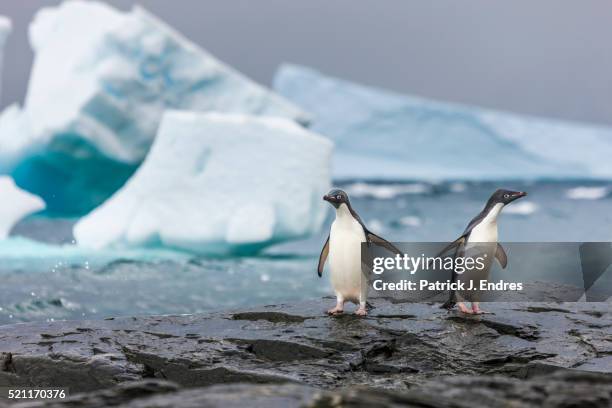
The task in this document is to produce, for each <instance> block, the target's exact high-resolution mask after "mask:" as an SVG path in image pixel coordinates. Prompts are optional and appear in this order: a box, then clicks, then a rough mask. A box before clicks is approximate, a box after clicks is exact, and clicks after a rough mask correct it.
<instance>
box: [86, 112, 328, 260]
mask: <svg viewBox="0 0 612 408" xmlns="http://www.w3.org/2000/svg"><path fill="white" fill-rule="evenodd" d="M331 150H332V143H331V142H330V141H329V140H328V139H326V138H324V137H322V136H318V135H316V134H314V133H312V132H310V131H308V130H306V129H304V128H302V127H301V126H299V125H297V124H296V123H295V122H293V121H291V120H288V119H283V118H267V117H257V116H247V115H238V114H220V113H193V112H184V111H169V112H167V113H166V114H165V115H164V118H163V120H162V123H161V125H160V129H159V132H158V135H157V138H156V140H155V143H154V144H153V147H152V148H151V152H150V153H149V155H148V156H147V158H146V160H145V161H144V163H143V164H142V166H141V167H140V168H139V169H138V170H137V172H136V173H135V174H134V176H133V177H132V178H131V179H130V180H129V181H128V182H127V183H126V185H125V186H124V187H122V188H121V189H120V190H119V191H117V192H116V193H115V194H114V195H113V196H112V197H111V198H110V199H109V200H108V201H106V202H105V203H104V204H103V205H102V206H100V207H98V208H96V209H95V210H94V211H93V212H91V213H90V214H89V215H87V216H86V217H84V218H82V219H81V220H80V221H79V223H78V224H77V225H76V226H75V228H74V236H75V238H76V239H77V242H78V244H79V245H82V246H87V247H93V248H104V247H122V246H127V247H138V246H152V247H156V246H164V247H170V248H179V249H184V250H188V251H193V252H197V253H202V254H220V255H225V254H236V253H252V252H256V251H258V250H260V249H261V248H263V247H265V246H267V245H270V244H273V243H276V242H281V241H286V240H291V239H297V238H302V237H307V236H309V235H311V234H313V233H315V232H316V231H318V230H319V228H320V226H321V224H322V222H323V221H324V218H325V215H326V210H327V206H326V205H325V203H324V202H323V200H322V199H321V197H322V196H323V194H325V193H326V192H327V191H328V189H329V186H330V168H329V166H330V157H331Z"/></svg>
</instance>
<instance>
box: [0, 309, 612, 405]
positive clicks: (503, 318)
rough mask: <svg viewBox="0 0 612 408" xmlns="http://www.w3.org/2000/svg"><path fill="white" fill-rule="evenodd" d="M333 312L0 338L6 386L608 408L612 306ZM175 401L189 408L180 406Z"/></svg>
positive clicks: (116, 323)
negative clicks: (564, 398) (588, 401)
mask: <svg viewBox="0 0 612 408" xmlns="http://www.w3.org/2000/svg"><path fill="white" fill-rule="evenodd" d="M330 303H333V301H331V300H328V299H325V300H323V301H312V302H306V303H299V304H294V305H274V306H265V307H259V308H254V309H252V310H246V311H245V310H241V311H239V312H235V313H232V312H218V313H210V314H205V315H193V316H192V315H188V316H153V317H129V318H115V319H108V320H102V321H80V322H54V323H28V324H16V325H10V326H0V387H6V386H12V387H23V386H32V387H34V386H35V387H68V388H70V393H71V394H72V395H74V394H76V393H80V392H86V393H89V394H86V395H84V396H82V397H80V398H82V399H81V400H80V401H81V402H79V403H78V405H75V406H87V405H91V406H104V405H105V404H104V403H103V402H104V401H105V398H108V399H110V400H113V398H114V400H116V401H121V402H120V403H128V402H126V401H128V400H129V404H130V405H129V406H150V405H147V403H146V402H143V401H144V400H146V399H147V398H154V399H155V400H156V401H158V402H159V404H158V402H156V404H157V405H153V406H202V401H208V402H207V404H208V405H210V406H222V405H223V404H225V405H223V406H232V405H231V403H230V402H228V401H225V400H224V398H238V396H242V397H244V398H248V399H249V401H252V402H253V404H250V406H256V405H254V404H255V401H260V400H261V401H262V402H261V404H262V405H261V406H285V405H286V406H298V405H300V404H315V405H316V406H329V405H330V404H332V402H330V401H332V400H333V399H334V398H336V399H337V398H343V399H344V400H346V401H353V399H354V401H353V402H354V403H353V402H351V404H353V405H354V404H356V403H358V402H359V401H362V400H363V401H366V400H368V398H373V400H372V404H374V405H375V403H376V401H378V400H377V398H379V399H380V401H383V402H384V403H383V404H382V405H383V406H384V405H389V404H391V403H392V402H393V403H395V402H394V401H396V400H397V401H399V402H397V403H398V404H400V402H401V403H402V404H404V403H406V401H410V400H404V398H417V396H419V397H418V398H425V399H427V398H434V400H435V401H444V398H446V397H444V396H447V397H448V401H449V404H450V402H452V401H455V402H457V404H456V405H452V404H451V405H444V403H440V404H438V405H435V404H433V405H432V404H430V403H425V402H423V403H422V404H421V405H418V404H417V403H416V402H413V405H417V406H463V405H458V404H459V402H458V401H462V400H463V399H464V400H465V401H466V403H467V402H469V401H471V402H472V403H473V404H472V405H471V406H478V405H475V403H474V401H473V399H474V396H475V395H479V393H481V394H483V395H485V394H486V396H487V398H489V397H490V398H492V399H491V401H497V400H499V401H511V400H512V398H515V399H516V400H517V401H519V403H523V402H524V401H521V398H531V399H533V400H534V401H536V400H537V401H540V402H541V401H544V400H545V399H542V398H544V396H547V395H548V396H547V397H546V398H548V397H551V396H552V395H553V394H554V393H555V392H561V391H563V392H564V393H565V394H567V393H572V392H574V393H576V395H575V397H576V398H578V397H580V395H582V394H584V397H585V398H586V396H588V395H591V396H593V395H595V394H597V392H599V390H602V391H601V392H602V393H603V394H602V395H604V396H605V395H607V398H609V397H610V386H611V383H610V381H611V380H610V377H609V375H608V374H606V373H610V372H612V308H611V307H610V304H605V303H571V304H570V303H565V304H556V303H555V304H552V303H550V304H527V303H525V304H518V303H496V304H486V305H483V306H484V307H485V309H486V310H488V311H491V312H493V313H494V314H488V315H482V316H462V315H459V314H457V313H454V312H451V313H447V312H446V311H444V310H440V309H439V308H438V307H437V306H436V305H429V304H393V303H391V302H388V301H385V300H382V299H376V300H375V301H374V306H375V308H374V309H373V310H372V311H371V312H370V315H369V316H368V317H367V318H359V317H356V316H353V315H350V314H347V315H343V316H339V317H327V316H325V315H324V313H323V311H324V310H325V308H326V307H327V306H329V304H330ZM449 376H450V377H449ZM555 376H556V377H555ZM571 376H574V377H571ZM553 378H554V381H553ZM571 378H573V380H571ZM132 381H140V382H139V383H136V384H131V383H130V384H128V382H132ZM142 381H145V382H144V383H143V382H142ZM161 381H168V382H169V383H167V382H161ZM547 381H552V382H551V383H550V385H548V382H547ZM238 383H240V384H241V385H236V384H238ZM569 383H571V384H574V383H575V384H576V385H575V386H574V385H572V386H571V387H569V386H568V384H569ZM218 384H223V385H218ZM231 384H234V385H231ZM281 384H282V386H281ZM564 384H565V385H564ZM571 384H570V385H571ZM210 386H215V387H210ZM130 387H132V388H130ZM178 387H180V389H179V388H178ZM194 387H207V388H205V389H204V388H194ZM232 387H237V388H235V389H234V390H233V391H231V390H232V389H233V388H232ZM363 387H367V389H365V388H363ZM542 387H544V388H542ZM546 387H552V388H550V389H549V388H546ZM555 387H557V388H555ZM373 388H375V389H377V391H374V390H373ZM453 389H454V390H455V391H448V390H453ZM529 390H530V391H529ZM555 390H556V391H555ZM315 391H316V392H315ZM587 391H588V392H587ZM105 393H106V394H105ZM121 393H123V394H121ZM313 393H316V394H317V395H318V396H319V399H314V397H313ZM606 393H607V394H606ZM125 394H128V395H135V397H134V398H125V397H121V395H125ZM162 394H163V395H162ZM179 394H180V395H183V397H184V400H185V401H191V402H186V403H185V404H182V405H181V404H179V405H176V404H175V405H173V404H172V401H174V402H175V403H176V401H178V400H176V398H179V396H178V395H179ZM225 394H227V396H226V397H224V396H223V395H225ZM515 394H516V395H515ZM532 394H533V397H530V395H532ZM536 394H537V395H540V396H539V397H537V398H540V399H539V400H538V399H537V398H536ZM549 394H550V395H549ZM565 394H564V395H565ZM118 395H119V396H118ZM148 395H152V396H148ZM366 395H367V398H366ZM268 397H269V398H268ZM443 397H444V398H443ZM83 398H84V399H83ZM88 398H89V400H88ZM202 398H204V399H203V400H199V399H202ZM215 398H216V399H215ZM266 398H268V399H266ZM270 398H271V399H270ZM326 398H327V399H326ZM478 398H479V401H478V403H482V401H480V399H483V400H484V399H485V397H484V396H480V397H478ZM593 398H595V397H593ZM602 398H603V397H602ZM86 401H89V402H86ZM100 401H102V403H101V402H100ZM198 401H199V402H198ZM215 401H216V402H215ZM223 401H225V403H224V402H223ZM237 401H238V400H235V401H234V402H236V404H238V402H237ZM326 401H327V402H326ZM402 401H403V402H402ZM601 401H604V399H602V400H601ZM608 401H609V400H608ZM285 403H286V404H285ZM0 404H1V403H0ZM96 404H97V405H96ZM117 404H119V403H117ZM117 404H115V405H117ZM138 404H142V405H138ZM164 404H165V405H164ZM189 404H192V405H189ZM274 404H276V405H274ZM317 404H319V405H317ZM320 404H323V405H320ZM325 404H327V405H325ZM427 404H429V405H427ZM106 405H110V403H108V404H106ZM349 405H350V404H349ZM408 405H409V404H408ZM236 406H238V405H236ZM367 406H372V405H371V404H370V405H367ZM465 406H467V405H465ZM482 406H487V405H482ZM489 406H495V404H493V405H489ZM534 406H537V405H534ZM550 406H557V405H550ZM559 406H561V405H559ZM585 406H589V405H585ZM591 406H606V405H596V404H595V405H591Z"/></svg>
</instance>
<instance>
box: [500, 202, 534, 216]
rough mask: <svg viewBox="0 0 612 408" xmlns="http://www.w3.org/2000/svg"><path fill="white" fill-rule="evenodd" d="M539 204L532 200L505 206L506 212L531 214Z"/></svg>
mask: <svg viewBox="0 0 612 408" xmlns="http://www.w3.org/2000/svg"><path fill="white" fill-rule="evenodd" d="M538 208H539V207H538V205H537V204H536V203H534V202H532V201H519V202H517V203H512V204H510V205H508V206H507V207H506V208H504V212H505V213H506V214H514V215H531V214H533V213H535V212H536V211H537V210H538Z"/></svg>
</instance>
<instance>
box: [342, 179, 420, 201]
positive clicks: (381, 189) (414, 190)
mask: <svg viewBox="0 0 612 408" xmlns="http://www.w3.org/2000/svg"><path fill="white" fill-rule="evenodd" d="M345 190H346V192H347V193H348V194H349V196H353V197H372V198H376V199H378V200H390V199H392V198H395V197H398V196H400V195H405V194H425V193H428V192H430V191H431V187H430V186H428V185H427V184H423V183H411V184H371V183H363V182H358V183H353V184H350V185H348V186H346V187H345Z"/></svg>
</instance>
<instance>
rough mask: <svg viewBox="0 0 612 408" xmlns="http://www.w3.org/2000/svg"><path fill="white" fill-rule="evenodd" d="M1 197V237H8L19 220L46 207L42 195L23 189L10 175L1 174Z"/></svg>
mask: <svg viewBox="0 0 612 408" xmlns="http://www.w3.org/2000/svg"><path fill="white" fill-rule="evenodd" d="M0 197H2V200H1V202H0V239H5V238H6V237H8V235H9V233H10V232H11V229H12V228H13V226H14V225H15V224H17V223H18V222H19V220H21V219H22V218H24V217H26V216H27V215H29V214H32V213H35V212H37V211H40V210H42V209H44V208H45V203H44V201H43V200H41V199H40V197H37V196H35V195H33V194H30V193H28V192H27V191H23V190H21V189H20V188H18V187H17V186H16V185H15V182H14V181H13V179H12V178H10V177H8V176H0Z"/></svg>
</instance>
